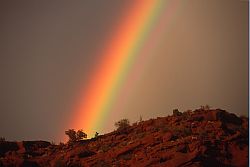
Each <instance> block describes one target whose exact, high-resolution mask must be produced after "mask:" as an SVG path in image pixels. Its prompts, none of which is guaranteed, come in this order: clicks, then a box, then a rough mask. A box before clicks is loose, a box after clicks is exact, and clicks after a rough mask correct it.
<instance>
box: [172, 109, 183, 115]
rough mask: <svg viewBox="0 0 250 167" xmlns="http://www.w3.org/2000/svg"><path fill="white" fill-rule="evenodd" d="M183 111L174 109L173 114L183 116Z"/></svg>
mask: <svg viewBox="0 0 250 167" xmlns="http://www.w3.org/2000/svg"><path fill="white" fill-rule="evenodd" d="M181 115H182V113H181V112H180V111H179V110H178V109H174V110H173V116H181Z"/></svg>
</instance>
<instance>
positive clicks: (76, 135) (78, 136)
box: [65, 129, 87, 143]
mask: <svg viewBox="0 0 250 167" xmlns="http://www.w3.org/2000/svg"><path fill="white" fill-rule="evenodd" d="M65 134H66V135H67V136H68V137H69V141H68V142H69V143H73V142H76V141H80V140H82V139H83V138H87V134H86V133H84V132H83V130H78V131H77V132H76V131H75V130H74V129H69V130H67V131H65Z"/></svg>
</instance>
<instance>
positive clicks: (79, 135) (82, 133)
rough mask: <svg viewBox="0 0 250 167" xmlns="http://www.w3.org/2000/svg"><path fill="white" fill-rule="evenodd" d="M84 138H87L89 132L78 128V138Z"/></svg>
mask: <svg viewBox="0 0 250 167" xmlns="http://www.w3.org/2000/svg"><path fill="white" fill-rule="evenodd" d="M84 138H87V134H86V133H84V132H83V130H82V129H81V130H78V131H77V133H76V140H77V141H80V140H83V139H84Z"/></svg>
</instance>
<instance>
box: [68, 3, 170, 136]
mask: <svg viewBox="0 0 250 167" xmlns="http://www.w3.org/2000/svg"><path fill="white" fill-rule="evenodd" d="M166 3H167V1H165V0H143V1H141V0H136V1H133V4H132V5H131V7H130V9H129V10H128V11H127V15H125V16H124V18H123V19H122V21H121V24H120V25H119V26H118V27H116V29H115V31H114V35H113V36H112V37H111V39H110V40H108V41H107V44H108V45H107V46H106V47H105V49H104V51H103V52H102V54H103V55H102V59H101V60H100V61H99V63H98V64H97V66H96V69H95V71H94V73H93V75H92V78H91V79H90V80H89V82H88V84H87V88H85V89H84V90H83V92H81V93H82V94H81V98H80V99H79V101H80V102H79V104H77V106H76V108H74V111H73V112H74V114H73V116H72V118H71V120H70V121H69V125H68V127H71V128H75V129H83V131H84V132H86V133H87V134H88V136H89V137H92V136H93V134H94V133H95V132H96V131H98V132H100V131H101V129H102V127H103V125H104V123H105V121H106V120H107V117H109V116H111V114H112V113H111V108H112V107H113V106H115V104H114V103H115V100H116V98H117V96H118V95H119V91H121V89H123V85H124V84H125V82H126V79H127V78H128V76H129V75H131V76H132V75H133V74H131V73H132V71H131V70H132V69H133V67H135V66H136V65H135V64H137V63H136V62H137V61H143V60H142V59H143V58H140V56H141V57H143V55H142V54H143V53H144V56H145V55H146V54H147V52H148V49H150V47H152V46H153V45H154V42H155V40H157V39H158V38H160V36H161V33H162V32H163V31H164V29H165V28H166V21H167V19H166V18H167V16H168V15H169V13H171V12H169V11H171V10H172V9H169V10H166V6H167V4H166ZM139 55H140V56H139ZM144 60H145V59H144ZM139 64H140V63H139ZM138 66H139V65H138ZM142 68H143V67H141V69H142ZM137 71H138V70H137ZM137 74H138V73H137Z"/></svg>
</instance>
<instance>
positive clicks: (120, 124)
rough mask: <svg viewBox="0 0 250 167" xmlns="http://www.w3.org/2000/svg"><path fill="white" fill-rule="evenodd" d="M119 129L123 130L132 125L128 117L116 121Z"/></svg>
mask: <svg viewBox="0 0 250 167" xmlns="http://www.w3.org/2000/svg"><path fill="white" fill-rule="evenodd" d="M115 126H116V127H117V130H123V129H126V128H127V127H129V126H130V124H129V120H128V119H121V120H120V121H118V122H116V123H115Z"/></svg>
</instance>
